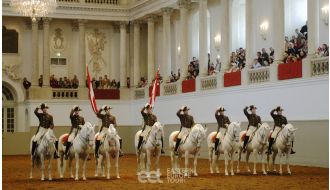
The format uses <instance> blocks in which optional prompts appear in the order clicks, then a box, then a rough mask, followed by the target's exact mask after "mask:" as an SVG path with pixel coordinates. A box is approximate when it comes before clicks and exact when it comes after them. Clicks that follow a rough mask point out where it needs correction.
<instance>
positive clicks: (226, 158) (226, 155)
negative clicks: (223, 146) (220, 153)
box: [224, 150, 229, 175]
mask: <svg viewBox="0 0 330 190" xmlns="http://www.w3.org/2000/svg"><path fill="white" fill-rule="evenodd" d="M224 156H225V175H228V159H229V155H228V152H227V150H225V151H224Z"/></svg>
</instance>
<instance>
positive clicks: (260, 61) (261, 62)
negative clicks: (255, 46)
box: [257, 51, 264, 66]
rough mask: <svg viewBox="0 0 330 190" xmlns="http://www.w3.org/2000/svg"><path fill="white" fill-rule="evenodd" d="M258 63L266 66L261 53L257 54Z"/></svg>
mask: <svg viewBox="0 0 330 190" xmlns="http://www.w3.org/2000/svg"><path fill="white" fill-rule="evenodd" d="M257 61H258V63H259V64H261V66H264V64H263V63H264V62H263V59H262V56H261V52H260V51H258V52H257Z"/></svg>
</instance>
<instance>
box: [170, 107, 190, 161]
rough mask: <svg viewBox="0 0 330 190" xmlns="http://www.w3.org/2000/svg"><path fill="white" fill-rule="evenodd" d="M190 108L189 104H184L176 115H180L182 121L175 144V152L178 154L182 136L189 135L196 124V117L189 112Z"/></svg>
mask: <svg viewBox="0 0 330 190" xmlns="http://www.w3.org/2000/svg"><path fill="white" fill-rule="evenodd" d="M188 110H190V109H189V108H188V107H187V106H182V107H181V109H179V111H177V112H176V115H177V116H178V117H179V119H180V122H181V127H180V131H179V135H178V138H177V139H176V144H175V149H174V151H175V154H176V155H178V154H179V152H178V148H179V146H180V143H181V139H182V137H185V136H187V135H188V134H189V133H190V130H191V128H192V127H193V126H194V125H195V122H194V117H193V116H191V115H189V114H188Z"/></svg>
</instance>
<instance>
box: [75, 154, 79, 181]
mask: <svg viewBox="0 0 330 190" xmlns="http://www.w3.org/2000/svg"><path fill="white" fill-rule="evenodd" d="M75 159H76V177H75V180H76V181H77V180H79V174H78V171H79V154H78V153H75Z"/></svg>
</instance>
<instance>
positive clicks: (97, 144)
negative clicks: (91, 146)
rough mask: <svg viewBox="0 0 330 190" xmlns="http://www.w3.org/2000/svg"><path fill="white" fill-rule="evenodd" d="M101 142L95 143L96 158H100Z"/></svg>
mask: <svg viewBox="0 0 330 190" xmlns="http://www.w3.org/2000/svg"><path fill="white" fill-rule="evenodd" d="M100 144H101V142H100V140H96V142H95V158H99V148H100Z"/></svg>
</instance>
